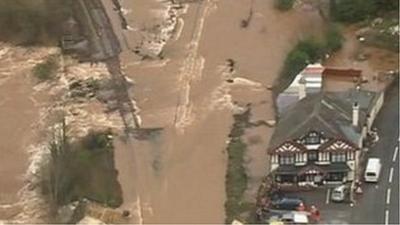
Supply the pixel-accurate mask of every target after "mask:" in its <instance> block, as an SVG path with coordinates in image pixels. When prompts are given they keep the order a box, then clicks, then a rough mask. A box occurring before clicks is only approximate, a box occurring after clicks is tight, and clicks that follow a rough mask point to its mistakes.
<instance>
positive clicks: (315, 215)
mask: <svg viewBox="0 0 400 225" xmlns="http://www.w3.org/2000/svg"><path fill="white" fill-rule="evenodd" d="M297 211H300V212H306V207H305V205H304V204H303V203H300V205H299V206H298V207H297ZM308 212H309V213H310V218H311V219H312V220H313V221H315V222H317V223H318V222H319V221H320V219H321V214H320V212H319V210H318V208H317V207H316V206H315V205H311V207H310V209H309V211H308Z"/></svg>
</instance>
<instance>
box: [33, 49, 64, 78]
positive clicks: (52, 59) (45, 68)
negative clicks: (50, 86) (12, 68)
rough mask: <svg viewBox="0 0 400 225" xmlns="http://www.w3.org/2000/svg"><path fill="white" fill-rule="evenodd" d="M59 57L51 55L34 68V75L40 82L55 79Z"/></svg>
mask: <svg viewBox="0 0 400 225" xmlns="http://www.w3.org/2000/svg"><path fill="white" fill-rule="evenodd" d="M58 66H59V65H58V61H57V56H55V55H51V56H49V57H47V59H46V60H45V61H44V62H42V63H39V64H37V65H36V66H35V67H33V75H34V76H35V77H36V78H38V79H39V80H40V81H45V80H49V79H52V78H54V76H55V73H56V72H57V70H58Z"/></svg>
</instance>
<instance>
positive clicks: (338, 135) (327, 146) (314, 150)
mask: <svg viewBox="0 0 400 225" xmlns="http://www.w3.org/2000/svg"><path fill="white" fill-rule="evenodd" d="M382 102H383V93H375V92H369V91H364V90H360V89H351V90H349V91H346V92H340V93H318V94H312V95H309V96H307V97H305V98H303V99H302V100H300V101H299V102H298V103H296V104H293V105H291V106H289V107H287V108H286V109H285V110H284V111H283V112H282V113H281V114H280V115H279V121H278V124H277V126H276V129H275V131H274V134H273V135H272V137H271V140H270V146H269V148H268V153H269V154H270V156H271V157H270V158H271V171H272V173H273V175H274V177H275V180H276V181H277V182H278V183H287V184H299V185H301V184H305V183H314V184H315V183H321V184H322V183H325V182H343V181H351V180H353V179H354V178H355V174H356V172H357V169H358V159H359V155H360V152H361V150H362V148H363V139H364V138H365V137H366V133H367V132H368V131H369V129H371V126H372V121H373V120H374V118H375V116H376V114H377V112H378V111H379V109H380V107H381V105H382Z"/></svg>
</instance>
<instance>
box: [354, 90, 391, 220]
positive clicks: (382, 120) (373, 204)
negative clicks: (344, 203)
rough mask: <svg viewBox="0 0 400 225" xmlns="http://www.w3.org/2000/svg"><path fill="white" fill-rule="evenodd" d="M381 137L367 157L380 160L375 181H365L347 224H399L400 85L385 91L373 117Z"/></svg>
mask: <svg viewBox="0 0 400 225" xmlns="http://www.w3.org/2000/svg"><path fill="white" fill-rule="evenodd" d="M375 127H376V128H377V129H378V134H379V136H380V139H379V141H378V142H377V143H376V145H375V146H374V147H373V148H371V149H370V151H369V152H368V154H367V156H368V157H378V158H380V159H381V161H382V165H383V167H382V171H381V176H380V178H379V179H380V180H379V182H378V183H377V184H364V185H363V191H364V193H363V195H362V196H360V197H359V199H358V201H357V203H356V205H355V207H354V208H353V210H352V213H351V218H350V219H349V221H350V223H357V224H371V223H372V224H399V156H398V146H399V86H398V84H396V85H395V86H394V87H392V88H391V89H390V90H389V91H388V92H387V93H386V98H385V103H384V105H383V107H382V109H381V111H380V113H379V114H378V116H377V118H376V120H375Z"/></svg>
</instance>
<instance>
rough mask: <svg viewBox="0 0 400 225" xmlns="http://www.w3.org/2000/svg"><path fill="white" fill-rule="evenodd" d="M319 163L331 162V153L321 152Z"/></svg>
mask: <svg viewBox="0 0 400 225" xmlns="http://www.w3.org/2000/svg"><path fill="white" fill-rule="evenodd" d="M318 161H322V162H327V161H330V157H329V153H328V152H320V153H319V160H318Z"/></svg>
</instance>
